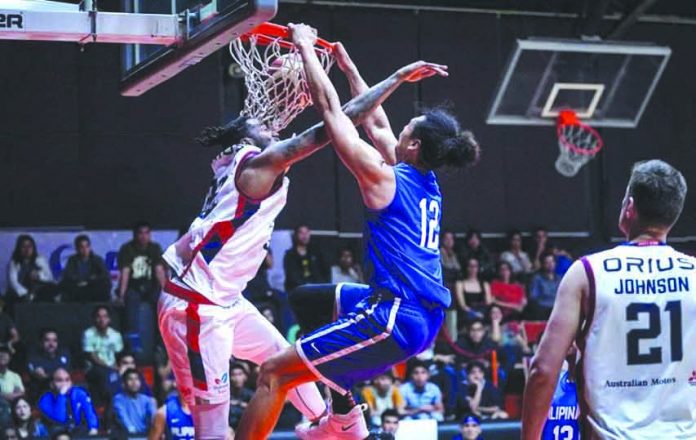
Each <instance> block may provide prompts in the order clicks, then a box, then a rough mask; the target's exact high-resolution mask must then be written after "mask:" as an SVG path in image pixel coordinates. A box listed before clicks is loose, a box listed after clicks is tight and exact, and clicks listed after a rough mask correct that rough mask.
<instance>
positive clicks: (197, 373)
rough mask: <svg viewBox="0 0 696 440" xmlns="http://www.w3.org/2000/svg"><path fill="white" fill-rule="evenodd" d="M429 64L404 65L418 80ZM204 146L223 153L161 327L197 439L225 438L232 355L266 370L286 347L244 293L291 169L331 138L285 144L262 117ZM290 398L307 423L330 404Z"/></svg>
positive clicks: (376, 98) (361, 103) (395, 81)
mask: <svg viewBox="0 0 696 440" xmlns="http://www.w3.org/2000/svg"><path fill="white" fill-rule="evenodd" d="M424 68H427V66H420V65H412V66H407V67H405V68H404V69H405V70H406V72H407V73H409V74H413V73H414V72H417V71H418V70H421V69H424ZM403 82H404V80H403V78H401V76H399V75H392V76H390V77H389V78H387V79H386V80H384V81H383V82H382V83H380V84H378V85H377V86H375V87H374V88H372V89H370V90H368V91H366V92H365V93H364V94H362V95H360V96H359V97H357V98H356V99H354V100H352V101H351V102H349V103H348V104H347V105H346V108H345V112H346V114H348V115H349V117H350V118H351V119H353V120H354V121H355V122H359V121H362V120H363V119H364V118H365V117H366V116H367V115H368V113H370V112H371V111H374V110H375V109H376V108H377V106H379V105H380V104H381V103H382V101H384V100H385V99H386V98H387V97H388V96H389V95H390V94H391V93H392V92H393V91H394V90H395V89H396V88H397V87H398V86H399V85H400V84H401V83H403ZM199 141H200V142H201V143H203V144H204V145H219V146H221V147H223V148H225V149H224V150H223V152H222V153H220V154H219V155H218V156H217V157H216V158H215V160H213V163H212V168H213V173H214V179H213V184H212V186H211V188H210V191H209V193H208V197H207V198H206V201H205V204H204V206H203V209H202V211H201V213H200V214H199V216H198V217H197V218H196V219H194V220H193V222H192V223H191V226H190V228H189V230H188V232H187V233H186V234H185V235H184V236H182V237H181V238H180V239H179V240H178V241H177V242H176V243H174V244H173V245H172V246H170V247H169V248H168V249H167V251H166V252H165V253H164V256H163V258H164V260H165V261H166V262H167V264H168V265H169V267H170V268H171V269H172V273H173V276H172V279H171V280H170V281H169V282H167V284H166V285H165V288H164V291H163V293H162V295H161V297H160V303H159V325H160V329H161V332H162V337H163V340H164V343H165V345H166V347H167V352H168V354H169V357H170V360H171V363H172V368H173V370H174V374H175V376H176V381H177V384H178V386H179V391H180V392H181V393H182V396H183V397H184V399H185V400H186V402H187V404H188V405H189V407H190V408H191V413H192V416H193V420H194V424H195V430H196V438H197V439H218V440H219V439H224V438H225V437H226V434H227V430H228V426H227V421H228V413H229V404H230V397H229V396H230V391H229V377H228V370H229V359H230V357H231V356H234V357H236V358H239V359H246V360H250V361H252V362H254V363H257V364H260V363H262V362H263V361H264V360H266V359H267V358H268V357H270V356H271V355H273V354H274V353H277V352H279V351H281V350H282V349H283V348H285V347H288V345H289V344H288V343H287V341H285V339H284V338H283V337H282V335H281V334H280V333H279V332H278V331H277V330H276V329H275V327H273V326H272V325H271V324H270V323H269V322H268V321H267V320H266V319H265V318H264V317H263V316H262V315H261V314H260V313H259V312H258V310H256V308H255V307H254V306H253V305H251V304H250V303H249V302H248V301H247V300H245V299H244V298H243V297H242V291H243V290H244V288H245V286H246V283H247V282H248V281H249V280H250V279H251V278H253V277H254V275H255V274H256V272H257V271H258V268H259V266H260V265H261V263H262V261H263V260H264V258H265V256H266V252H267V249H268V242H269V241H270V238H271V233H272V232H273V224H274V221H275V218H276V217H277V216H278V214H279V213H280V211H281V210H282V209H283V207H284V206H285V201H286V195H287V191H288V184H289V181H288V179H287V177H285V172H286V171H287V169H288V168H289V167H290V166H291V165H292V164H294V163H295V162H298V161H299V160H301V159H303V158H305V157H307V156H309V155H310V154H312V153H314V152H315V151H317V150H318V149H319V148H320V147H322V146H324V145H326V144H327V143H328V141H329V138H328V136H327V135H326V134H325V131H324V125H323V123H319V124H317V125H315V126H314V127H312V128H310V129H308V130H306V131H305V132H303V133H301V134H300V135H298V136H294V137H292V138H290V139H286V140H278V139H277V138H275V137H274V135H273V133H271V132H270V130H269V129H268V128H267V127H265V126H264V125H262V124H261V123H260V122H259V121H258V120H256V119H254V118H247V117H239V118H237V119H235V120H234V121H232V122H231V123H229V124H228V125H227V126H225V127H215V128H209V129H206V130H205V131H204V133H203V135H202V136H201V137H200V138H199ZM288 398H289V399H290V401H291V402H292V403H293V405H295V407H296V408H298V409H299V410H300V411H301V412H302V413H303V414H304V415H305V416H306V417H307V418H308V419H310V420H316V419H318V418H319V417H320V416H321V415H322V414H324V413H325V411H326V408H325V404H324V402H323V399H322V398H321V395H320V394H319V392H318V390H317V388H316V386H315V385H314V384H304V385H301V386H299V387H297V388H296V389H293V390H292V391H290V393H289V395H288Z"/></svg>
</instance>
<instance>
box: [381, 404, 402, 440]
mask: <svg viewBox="0 0 696 440" xmlns="http://www.w3.org/2000/svg"><path fill="white" fill-rule="evenodd" d="M399 419H400V417H399V413H398V412H397V411H396V410H394V409H387V410H385V411H384V412H383V413H382V416H381V417H380V430H381V432H383V433H385V434H392V435H396V431H398V430H399Z"/></svg>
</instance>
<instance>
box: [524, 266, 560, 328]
mask: <svg viewBox="0 0 696 440" xmlns="http://www.w3.org/2000/svg"><path fill="white" fill-rule="evenodd" d="M560 283H561V278H560V277H559V276H558V274H556V258H555V257H554V255H553V254H549V253H547V254H544V256H543V257H542V267H541V270H540V271H539V272H537V273H536V274H535V275H534V277H533V278H532V282H531V283H530V284H529V304H528V305H527V311H526V313H527V317H528V319H531V320H546V319H549V316H550V315H551V309H552V308H553V303H554V302H555V301H556V292H557V291H558V286H559V284H560Z"/></svg>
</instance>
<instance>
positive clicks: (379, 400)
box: [361, 373, 406, 426]
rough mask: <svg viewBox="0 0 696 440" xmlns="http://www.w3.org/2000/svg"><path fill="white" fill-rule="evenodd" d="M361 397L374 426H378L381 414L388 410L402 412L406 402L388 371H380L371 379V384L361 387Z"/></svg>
mask: <svg viewBox="0 0 696 440" xmlns="http://www.w3.org/2000/svg"><path fill="white" fill-rule="evenodd" d="M361 394H362V398H363V400H364V401H365V403H367V406H368V408H370V418H371V420H372V424H373V425H374V426H379V425H380V424H381V421H382V414H383V413H384V412H385V411H388V410H394V411H396V412H397V416H398V413H401V412H403V410H404V406H405V405H406V402H404V398H403V396H402V395H401V392H400V391H399V388H397V387H396V386H395V385H394V378H393V377H392V375H391V374H389V373H382V374H380V375H379V376H377V377H375V378H374V379H372V384H371V385H368V386H366V387H364V388H363V389H362V392H361Z"/></svg>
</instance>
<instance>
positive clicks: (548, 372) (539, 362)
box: [529, 356, 558, 385]
mask: <svg viewBox="0 0 696 440" xmlns="http://www.w3.org/2000/svg"><path fill="white" fill-rule="evenodd" d="M556 374H557V373H556V372H554V369H553V368H551V366H550V365H549V364H548V362H544V360H543V359H540V358H539V357H538V356H534V358H533V359H532V363H531V365H530V366H529V383H532V382H533V383H534V384H536V385H544V384H548V383H554V384H555V383H556V380H557V379H558V378H557V377H555V376H556Z"/></svg>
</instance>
